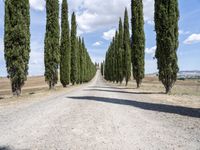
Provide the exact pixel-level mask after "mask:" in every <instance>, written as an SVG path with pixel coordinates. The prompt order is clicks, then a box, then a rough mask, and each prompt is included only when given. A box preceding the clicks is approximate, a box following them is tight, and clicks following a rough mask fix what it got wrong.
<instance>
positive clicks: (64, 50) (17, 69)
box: [4, 0, 96, 95]
mask: <svg viewBox="0 0 200 150" xmlns="http://www.w3.org/2000/svg"><path fill="white" fill-rule="evenodd" d="M46 15H47V19H46V21H47V22H46V33H45V41H44V43H45V44H44V45H45V47H44V56H45V57H44V64H45V81H46V82H47V83H48V85H49V88H50V89H51V88H53V87H54V86H55V84H56V83H57V82H58V76H59V75H58V74H59V73H58V69H59V68H60V80H61V83H62V85H63V87H66V86H67V85H69V84H70V83H72V84H75V83H77V84H79V83H83V82H88V81H89V80H91V79H92V77H93V76H94V75H95V72H96V67H95V65H94V64H93V63H92V61H91V58H90V56H89V54H88V52H87V49H86V47H85V44H84V39H81V38H80V37H77V35H76V30H77V24H76V16H75V13H73V14H72V21H71V23H72V25H71V31H70V28H69V22H68V5H67V1H66V0H63V2H62V18H61V19H62V21H61V38H60V26H59V2H58V0H46ZM4 30H5V32H4V33H5V35H4V53H5V54H4V55H5V60H6V67H7V72H8V77H9V78H10V81H11V88H12V93H13V95H20V94H21V89H22V87H23V85H24V83H25V81H26V80H27V75H28V63H29V57H30V56H29V55H30V4H29V0H17V1H16V0H5V25H4Z"/></svg>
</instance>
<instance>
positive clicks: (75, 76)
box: [71, 12, 77, 85]
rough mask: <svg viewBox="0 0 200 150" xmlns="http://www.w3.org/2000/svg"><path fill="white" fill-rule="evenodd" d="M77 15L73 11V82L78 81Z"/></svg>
mask: <svg viewBox="0 0 200 150" xmlns="http://www.w3.org/2000/svg"><path fill="white" fill-rule="evenodd" d="M76 28H77V26H76V15H75V13H74V12H73V14H72V21H71V82H72V84H73V85H74V84H75V83H76V81H77V39H76Z"/></svg>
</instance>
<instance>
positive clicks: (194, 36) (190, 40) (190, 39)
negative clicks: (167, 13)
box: [183, 34, 200, 44]
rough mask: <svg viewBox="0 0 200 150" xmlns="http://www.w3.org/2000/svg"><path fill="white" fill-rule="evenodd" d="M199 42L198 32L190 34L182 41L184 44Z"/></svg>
mask: <svg viewBox="0 0 200 150" xmlns="http://www.w3.org/2000/svg"><path fill="white" fill-rule="evenodd" d="M199 42H200V34H192V35H190V36H189V37H188V38H187V39H186V40H185V41H184V42H183V43H184V44H194V43H199Z"/></svg>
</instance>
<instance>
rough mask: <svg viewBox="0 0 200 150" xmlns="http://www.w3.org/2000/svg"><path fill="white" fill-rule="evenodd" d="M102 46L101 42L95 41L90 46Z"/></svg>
mask: <svg viewBox="0 0 200 150" xmlns="http://www.w3.org/2000/svg"><path fill="white" fill-rule="evenodd" d="M102 44H103V42H102V41H97V42H95V43H93V44H92V46H100V45H102Z"/></svg>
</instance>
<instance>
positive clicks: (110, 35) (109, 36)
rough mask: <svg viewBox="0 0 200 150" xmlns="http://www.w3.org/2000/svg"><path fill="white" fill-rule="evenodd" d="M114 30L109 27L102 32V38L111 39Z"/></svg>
mask: <svg viewBox="0 0 200 150" xmlns="http://www.w3.org/2000/svg"><path fill="white" fill-rule="evenodd" d="M115 32H116V29H114V28H113V29H110V30H108V31H106V32H104V33H103V38H104V39H105V40H112V38H113V37H114V36H115Z"/></svg>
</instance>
